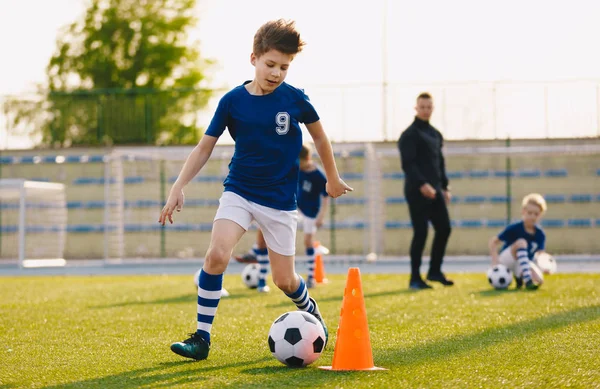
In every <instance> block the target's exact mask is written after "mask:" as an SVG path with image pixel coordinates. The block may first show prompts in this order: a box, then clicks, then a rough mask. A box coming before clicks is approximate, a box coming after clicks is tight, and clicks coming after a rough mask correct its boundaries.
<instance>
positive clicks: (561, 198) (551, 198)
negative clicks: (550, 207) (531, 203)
mask: <svg viewBox="0 0 600 389" xmlns="http://www.w3.org/2000/svg"><path fill="white" fill-rule="evenodd" d="M544 199H545V200H546V202H547V203H564V202H565V201H567V196H565V195H558V194H551V195H545V196H544Z"/></svg>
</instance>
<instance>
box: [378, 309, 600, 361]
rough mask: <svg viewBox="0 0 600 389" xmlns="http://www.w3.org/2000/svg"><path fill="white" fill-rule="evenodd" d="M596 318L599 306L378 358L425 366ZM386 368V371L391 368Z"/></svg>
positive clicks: (381, 352)
mask: <svg viewBox="0 0 600 389" xmlns="http://www.w3.org/2000/svg"><path fill="white" fill-rule="evenodd" d="M598 318H600V306H598V305H594V306H590V307H583V308H577V309H573V310H570V311H566V312H560V313H555V314H552V315H548V316H543V317H539V318H537V319H533V320H528V321H524V322H520V323H514V324H510V325H506V326H502V327H496V328H490V329H487V330H485V331H483V332H479V333H475V334H469V335H460V336H453V337H451V338H447V339H444V340H440V341H435V342H433V343H429V344H426V345H420V346H416V347H413V348H411V349H387V350H378V351H377V358H381V359H382V360H383V359H385V360H387V361H395V363H394V364H395V365H402V366H407V365H420V364H426V363H430V362H431V361H433V360H436V359H442V358H448V357H452V356H454V355H459V354H464V353H468V352H471V351H472V350H476V349H483V348H486V347H488V346H492V345H495V344H498V343H503V342H508V341H510V340H513V339H516V338H518V339H525V338H526V337H527V336H529V335H534V334H536V333H540V332H544V331H547V330H554V329H557V328H561V327H567V326H570V325H572V324H576V323H583V322H587V321H592V320H596V319H598ZM385 367H388V368H389V367H390V366H385Z"/></svg>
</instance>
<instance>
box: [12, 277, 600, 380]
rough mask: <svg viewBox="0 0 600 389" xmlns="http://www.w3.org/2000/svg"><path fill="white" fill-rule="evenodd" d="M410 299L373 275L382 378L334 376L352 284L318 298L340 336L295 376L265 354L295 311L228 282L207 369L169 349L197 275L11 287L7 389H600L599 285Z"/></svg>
mask: <svg viewBox="0 0 600 389" xmlns="http://www.w3.org/2000/svg"><path fill="white" fill-rule="evenodd" d="M453 278H454V279H455V280H456V281H457V285H456V286H455V287H452V288H443V287H441V286H437V285H436V287H435V289H434V290H429V291H421V292H411V291H409V290H407V288H406V285H407V281H408V279H407V276H406V275H367V274H364V275H363V276H362V285H363V290H364V295H365V303H366V308H367V314H368V320H369V329H370V337H371V345H372V349H373V356H374V360H375V365H376V366H381V367H385V368H387V369H389V370H388V371H378V372H332V371H323V370H321V369H318V368H317V366H323V365H331V362H332V357H333V353H334V345H335V332H336V331H335V329H336V328H337V325H338V320H339V314H340V308H341V303H342V295H343V289H344V285H345V276H344V275H333V276H332V275H329V279H330V281H331V282H330V283H329V284H327V285H320V286H319V287H318V288H317V289H316V290H314V291H313V292H311V293H312V294H313V296H314V297H316V299H317V301H318V302H319V305H320V308H321V311H322V313H323V314H324V317H325V319H326V321H327V323H328V325H329V327H330V333H331V338H330V343H329V347H328V349H327V350H326V351H325V352H324V353H323V355H322V356H321V358H320V359H318V360H317V361H316V362H315V363H314V364H313V365H311V366H309V367H307V368H304V369H290V368H287V367H285V366H283V365H282V364H280V363H279V362H278V361H277V360H276V359H275V358H273V357H272V356H271V354H270V352H269V349H268V346H267V334H268V331H269V327H270V325H271V322H272V321H273V320H274V319H275V318H277V317H278V316H279V315H280V314H281V313H283V312H286V311H289V310H292V309H293V308H294V307H293V305H292V303H291V302H290V301H289V300H288V299H287V298H286V297H285V296H284V295H283V294H282V293H279V292H272V293H271V294H269V295H258V294H257V293H256V292H255V291H252V290H249V289H246V288H245V287H243V285H242V283H241V281H240V280H239V276H238V275H228V276H226V279H225V286H226V287H227V289H228V290H229V291H230V292H231V294H232V296H231V297H229V298H225V299H223V300H222V301H221V304H220V306H219V311H218V315H217V317H216V319H215V323H214V326H213V333H212V334H213V348H212V350H211V354H210V356H209V359H208V360H206V361H201V362H194V361H189V360H184V359H183V358H181V357H178V356H177V355H175V354H172V353H171V352H170V350H169V345H170V343H171V342H173V341H180V340H183V339H184V337H186V334H187V333H188V332H191V331H192V330H193V329H195V312H196V302H195V301H196V298H195V294H196V293H195V288H194V286H193V283H192V279H191V275H190V276H172V275H169V276H167V275H165V276H135V277H132V276H88V277H81V276H68V277H15V278H9V277H3V278H1V282H0V296H1V297H2V298H1V300H0V344H1V348H0V362H1V363H0V388H1V389H7V388H23V387H33V388H112V387H116V388H122V387H136V388H139V387H142V388H163V387H177V388H188V387H189V388H199V387H202V388H221V387H225V386H227V387H234V388H283V387H290V388H300V387H308V388H310V387H319V388H321V387H325V388H341V387H345V388H363V387H364V388H367V387H369V388H399V387H411V388H412V387H423V388H441V387H447V388H469V387H472V388H475V387H493V388H496V387H538V388H550V387H579V388H592V387H599V385H600V358H599V351H598V350H600V336H598V334H600V288H599V285H600V275H585V274H577V275H575V274H573V275H555V276H551V277H549V279H548V280H547V282H546V284H545V285H544V286H543V288H542V289H540V290H538V291H535V292H526V291H514V290H508V291H504V292H500V291H494V290H491V289H490V288H489V287H488V285H487V283H486V280H485V278H484V277H482V276H481V275H479V274H467V275H465V274H455V275H453Z"/></svg>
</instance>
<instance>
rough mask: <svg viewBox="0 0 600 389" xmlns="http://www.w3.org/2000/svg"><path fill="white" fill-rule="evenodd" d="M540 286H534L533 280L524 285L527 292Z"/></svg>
mask: <svg viewBox="0 0 600 389" xmlns="http://www.w3.org/2000/svg"><path fill="white" fill-rule="evenodd" d="M539 287H540V286H539V285H536V284H535V283H534V282H533V280H529V281H527V282H526V283H525V289H527V290H537V289H538V288H539Z"/></svg>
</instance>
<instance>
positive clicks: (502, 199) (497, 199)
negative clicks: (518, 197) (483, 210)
mask: <svg viewBox="0 0 600 389" xmlns="http://www.w3.org/2000/svg"><path fill="white" fill-rule="evenodd" d="M489 200H490V202H491V203H492V204H505V203H506V202H508V201H512V198H510V197H508V196H490V199H489Z"/></svg>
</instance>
